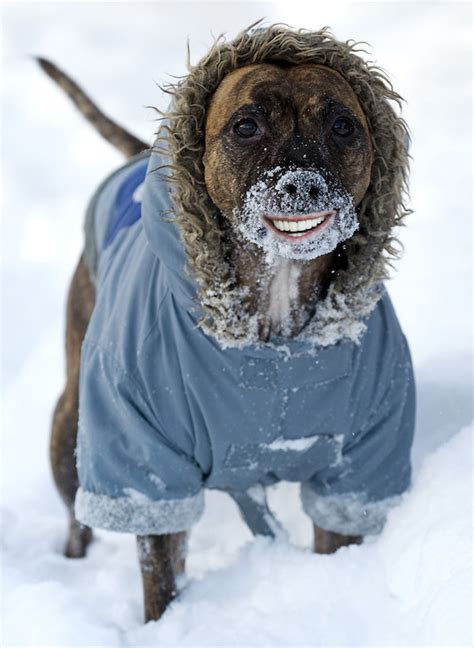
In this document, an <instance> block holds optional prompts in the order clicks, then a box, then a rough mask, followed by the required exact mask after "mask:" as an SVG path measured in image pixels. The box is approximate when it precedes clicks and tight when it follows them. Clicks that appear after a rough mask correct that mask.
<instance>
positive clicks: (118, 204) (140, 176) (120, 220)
mask: <svg viewBox="0 0 474 648" xmlns="http://www.w3.org/2000/svg"><path fill="white" fill-rule="evenodd" d="M147 166H148V159H145V160H143V163H142V164H139V165H138V166H137V168H136V169H134V170H133V172H132V173H130V174H129V175H128V176H127V177H126V179H125V180H124V182H123V183H122V185H121V186H120V188H119V190H118V192H117V196H116V198H115V203H114V206H113V215H112V217H111V219H110V222H109V227H108V230H107V234H106V236H105V239H104V247H103V249H104V250H105V249H106V248H107V247H108V246H109V245H111V244H112V243H113V241H114V239H115V237H116V236H117V234H118V232H119V231H120V230H121V229H124V228H126V227H130V226H131V225H133V224H134V223H136V222H137V221H138V220H140V218H141V215H142V203H141V198H140V197H139V196H137V195H136V193H135V192H136V191H137V189H138V188H139V187H140V185H142V184H143V182H144V181H145V176H146V170H147Z"/></svg>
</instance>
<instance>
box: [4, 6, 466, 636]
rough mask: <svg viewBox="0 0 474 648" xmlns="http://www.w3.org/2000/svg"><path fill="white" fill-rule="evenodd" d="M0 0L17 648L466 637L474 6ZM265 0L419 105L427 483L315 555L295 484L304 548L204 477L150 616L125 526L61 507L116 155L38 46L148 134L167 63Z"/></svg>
mask: <svg viewBox="0 0 474 648" xmlns="http://www.w3.org/2000/svg"><path fill="white" fill-rule="evenodd" d="M311 7H312V8H309V3H308V6H307V7H305V6H304V5H303V4H299V3H298V2H295V1H293V2H291V3H289V2H286V3H283V2H282V3H280V4H279V3H254V2H252V3H226V2H219V3H201V2H199V3H180V2H175V3H172V4H171V3H170V4H164V3H156V2H153V3H145V2H143V3H134V2H125V3H54V4H53V3H51V4H49V3H9V4H8V3H6V4H5V3H4V5H3V18H2V32H3V34H2V35H3V44H4V47H3V59H2V73H3V78H2V81H3V102H2V109H3V110H2V140H3V150H2V155H3V160H2V163H3V169H2V179H3V192H4V204H3V214H2V215H3V219H2V329H3V335H2V396H3V421H2V422H3V425H2V429H3V453H2V462H3V466H2V468H3V470H2V474H3V487H2V510H3V516H2V521H3V531H2V539H3V563H2V569H3V573H2V586H3V597H2V602H3V623H2V625H3V637H2V642H1V643H2V645H5V646H13V645H23V646H53V645H56V646H57V645H60V646H73V645H74V646H76V645H81V646H85V645H87V646H99V645H100V646H138V645H156V646H158V645H159V646H166V645H186V646H212V645H233V646H251V645H269V646H275V645H311V646H325V645H331V646H332V645H350V646H369V645H384V646H386V645H391V646H415V645H416V646H420V645H425V646H435V645H462V646H468V645H472V637H471V634H470V633H471V604H472V592H471V569H470V555H471V546H472V545H471V540H472V538H471V528H472V517H471V516H472V512H471V503H472V491H471V475H472V465H471V464H472V440H471V435H472V427H471V428H470V427H469V426H470V423H471V420H472V410H471V408H472V382H471V366H472V365H471V363H472V354H471V341H470V333H471V330H472V319H471V295H472V284H471V279H470V277H471V274H470V268H471V262H472V248H471V240H472V239H471V213H472V204H471V175H470V144H471V51H470V47H471V45H470V43H471V40H472V17H471V7H470V4H468V3H436V4H434V3H351V4H349V5H347V4H345V3H329V2H327V3H321V4H319V3H311ZM262 16H266V17H267V19H268V20H269V21H276V20H279V21H285V22H289V23H290V24H293V25H297V26H305V27H313V28H319V27H321V26H323V25H330V26H331V27H332V29H333V31H334V32H335V33H336V35H337V36H338V37H339V38H341V39H346V38H354V39H358V40H366V41H369V42H370V43H371V44H372V46H373V56H374V57H375V58H376V59H377V61H378V62H379V63H380V64H381V65H382V66H383V67H385V68H386V69H387V70H388V71H389V72H390V73H391V76H392V79H393V81H394V85H395V87H396V88H397V89H398V91H399V92H400V93H401V94H402V95H404V96H405V98H406V99H407V101H408V104H407V106H406V109H405V116H406V119H407V121H408V123H409V125H410V127H411V129H412V133H413V145H412V155H413V158H414V161H413V167H412V168H413V172H412V183H411V185H412V207H413V209H414V210H415V214H414V215H413V216H412V217H411V218H410V220H409V222H408V227H407V229H406V230H404V231H403V232H402V240H403V242H404V245H405V249H406V251H405V255H404V258H403V260H402V261H401V262H400V263H399V264H398V267H397V275H396V277H395V278H394V279H393V280H392V281H391V282H390V286H389V288H390V292H391V294H392V297H393V300H394V302H395V305H396V308H397V311H398V314H399V317H400V319H401V322H402V325H403V327H404V329H405V332H406V334H407V336H408V339H409V342H410V345H411V349H412V354H413V358H414V362H415V368H416V374H417V383H418V400H419V406H418V422H417V437H416V443H415V448H414V464H415V480H414V485H413V488H412V490H411V492H410V493H408V494H407V495H406V496H405V498H404V500H403V502H402V504H401V505H400V507H399V508H398V509H397V510H395V511H393V513H392V514H391V516H390V519H389V522H388V524H387V527H386V528H385V530H384V532H383V533H382V535H381V536H380V537H378V538H375V539H372V540H371V541H369V542H366V543H365V544H364V545H363V546H360V547H351V548H349V549H344V550H341V551H340V552H339V553H338V554H336V555H335V556H330V557H325V556H315V555H313V554H311V553H310V551H309V546H310V543H311V527H310V524H309V522H308V520H307V519H306V518H305V516H304V515H303V514H302V512H301V511H300V507H299V501H298V497H297V489H296V488H295V487H294V486H293V485H288V484H284V485H282V486H279V487H277V488H276V489H275V490H274V491H273V492H272V493H271V503H272V506H273V508H274V509H275V511H276V513H277V515H278V516H279V517H280V519H281V520H282V521H283V522H284V523H285V525H286V527H287V528H288V529H289V530H290V533H291V543H292V544H282V543H274V544H271V543H269V542H267V541H264V540H258V541H254V540H252V538H251V537H250V534H249V532H248V531H247V530H246V529H245V527H244V526H243V524H242V523H241V522H240V520H239V518H238V514H237V511H236V509H235V507H234V505H233V503H232V502H231V501H230V500H228V499H227V498H226V496H224V495H221V494H218V493H211V494H210V496H209V497H208V500H207V508H206V513H205V515H204V517H203V519H202V520H201V522H200V523H199V524H198V526H197V528H196V529H195V531H194V533H193V535H192V537H191V541H190V555H189V561H188V580H187V583H186V585H185V587H184V590H183V592H182V594H181V596H180V597H179V599H178V600H177V601H176V602H175V603H174V604H173V606H172V607H171V608H170V609H169V610H168V612H167V614H166V615H165V617H164V618H163V619H162V620H161V621H160V622H159V623H150V624H148V625H147V626H142V624H141V615H142V602H141V589H140V581H139V575H138V568H137V562H136V557H135V546H134V540H133V538H131V537H126V536H118V535H114V534H107V533H100V534H98V540H97V541H96V542H95V543H94V545H93V546H92V548H91V551H90V555H89V556H88V557H87V559H85V560H81V561H68V560H66V559H65V558H63V557H62V555H61V549H62V544H63V541H64V532H65V515H64V511H63V509H62V505H61V502H60V501H59V499H58V497H57V495H56V493H55V490H54V488H53V484H52V480H51V477H50V474H49V466H48V459H47V447H48V434H49V431H48V427H49V420H50V416H51V410H52V407H53V405H54V400H55V397H56V395H57V394H58V393H59V391H60V389H61V384H62V379H63V366H64V365H63V357H62V335H63V310H64V295H65V292H66V287H67V283H68V280H69V277H70V275H71V272H72V269H73V266H74V264H75V261H76V258H77V256H78V254H79V250H80V248H81V227H82V215H83V210H84V206H85V204H86V202H87V200H88V197H89V195H90V193H91V192H92V191H93V189H94V187H95V186H96V184H97V182H98V181H100V179H101V178H102V177H103V176H104V174H105V173H107V172H108V171H109V170H110V169H112V168H113V167H114V166H116V165H118V164H119V163H120V162H121V158H120V156H119V155H118V154H117V153H116V152H115V151H113V150H112V149H111V148H109V147H108V145H107V144H105V143H102V142H101V141H100V140H99V139H98V137H97V136H96V135H95V133H93V132H92V131H91V129H90V128H89V127H88V126H87V125H86V124H85V123H84V122H83V121H82V120H81V119H80V118H79V117H77V115H76V114H75V113H74V111H73V110H72V108H71V107H70V105H69V104H68V102H67V100H66V99H65V98H64V97H63V96H62V95H61V93H60V92H59V91H58V90H57V89H56V88H55V87H54V86H53V85H52V84H51V83H50V82H49V81H48V80H47V79H45V78H44V77H43V76H42V75H41V73H40V72H39V70H38V69H37V68H36V67H35V64H34V63H33V61H32V60H31V59H30V58H29V55H30V54H41V55H44V56H47V57H50V58H51V59H52V60H54V61H56V62H58V63H59V64H61V65H62V66H64V68H65V69H66V70H69V71H70V72H71V73H72V74H73V75H74V76H75V77H76V78H77V79H78V80H80V81H81V83H82V84H83V85H84V86H85V87H86V88H87V89H88V90H89V91H90V92H91V94H92V95H93V96H94V97H95V98H96V99H97V101H98V102H99V103H100V104H101V105H102V106H103V108H104V109H105V110H107V111H108V112H109V113H110V114H111V115H113V116H114V117H116V118H117V119H119V120H120V121H122V123H124V124H126V125H127V126H128V127H130V128H131V129H134V130H135V132H136V133H137V134H138V135H141V136H142V137H143V138H145V139H146V140H147V141H151V139H152V133H153V130H154V128H155V125H154V124H153V123H152V119H153V114H152V113H151V111H149V110H146V109H145V108H143V106H146V105H153V104H154V105H163V103H164V99H163V97H162V96H161V94H160V92H159V91H158V89H157V88H156V86H155V85H154V83H153V81H154V80H156V81H158V82H163V81H165V80H167V74H181V73H183V72H184V53H185V45H186V37H187V36H188V35H189V36H190V38H191V48H192V56H193V58H194V59H197V58H198V57H199V56H200V55H201V54H202V53H203V52H204V51H205V50H206V47H207V45H208V44H209V43H210V42H211V35H210V34H211V32H212V33H213V34H218V33H220V32H221V31H226V32H228V33H229V34H234V33H235V32H236V31H237V30H238V29H239V28H241V27H244V26H246V25H247V24H249V23H251V22H253V21H254V20H256V19H258V18H260V17H262Z"/></svg>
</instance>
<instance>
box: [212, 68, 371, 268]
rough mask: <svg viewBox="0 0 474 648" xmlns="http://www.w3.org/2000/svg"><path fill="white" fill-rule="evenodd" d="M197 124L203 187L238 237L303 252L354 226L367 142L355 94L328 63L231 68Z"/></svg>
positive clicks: (367, 167) (321, 250)
mask: <svg viewBox="0 0 474 648" xmlns="http://www.w3.org/2000/svg"><path fill="white" fill-rule="evenodd" d="M205 130H206V133H205V136H206V139H205V144H206V150H205V156H204V164H205V181H206V186H207V190H208V192H209V195H210V197H211V199H212V201H213V202H214V204H215V205H216V207H217V208H218V209H219V210H220V211H221V213H222V214H223V215H224V216H225V218H226V219H227V220H228V221H229V222H230V223H231V224H232V225H233V227H234V228H235V229H237V230H239V231H240V232H241V233H242V234H243V235H244V237H245V238H247V239H248V240H250V241H253V242H254V243H256V244H257V245H259V246H260V247H262V248H264V249H266V250H267V251H268V250H272V251H274V252H277V253H278V254H280V255H281V256H286V257H290V258H295V259H298V258H302V259H310V258H315V257H318V256H321V255H323V254H326V253H328V252H330V251H331V250H333V249H334V248H335V247H336V245H337V244H338V243H339V242H340V241H342V240H345V239H347V238H349V237H350V236H351V235H352V234H353V232H354V231H355V230H356V229H357V226H358V224H357V217H356V213H355V208H356V207H357V205H358V204H359V203H360V201H361V200H362V198H363V196H364V194H365V193H366V191H367V187H368V185H369V181H370V173H371V165H372V161H373V150H372V144H371V138H370V133H369V128H368V124H367V120H366V118H365V115H364V113H363V111H362V109H361V107H360V105H359V102H358V100H357V97H356V95H355V93H354V91H353V90H352V88H351V87H350V85H349V84H348V83H347V82H346V81H345V80H344V79H343V78H342V76H341V75H340V74H338V73H337V72H335V71H334V70H332V69H330V68H327V67H324V66H321V65H315V64H304V65H297V66H291V67H280V66H278V65H273V64H257V65H249V66H246V67H243V68H240V69H238V70H236V71H234V72H232V73H231V74H229V75H228V76H227V77H225V78H224V80H223V81H222V83H221V84H220V85H219V87H218V88H217V90H216V92H215V94H214V96H213V98H212V101H211V104H210V106H209V109H208V112H207V117H206V124H205Z"/></svg>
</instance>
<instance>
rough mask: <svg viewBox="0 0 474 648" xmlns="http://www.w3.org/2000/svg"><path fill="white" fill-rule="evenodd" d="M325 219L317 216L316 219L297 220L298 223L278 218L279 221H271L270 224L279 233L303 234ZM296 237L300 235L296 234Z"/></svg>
mask: <svg viewBox="0 0 474 648" xmlns="http://www.w3.org/2000/svg"><path fill="white" fill-rule="evenodd" d="M325 218H326V216H319V217H318V218H311V219H308V220H299V221H294V220H291V221H290V220H283V219H281V218H280V219H275V220H272V223H273V225H274V226H275V227H276V228H277V229H278V230H280V231H281V232H303V233H304V232H307V231H308V230H310V229H313V227H317V225H319V224H320V223H322V222H323V220H324V219H325ZM297 236H300V234H297Z"/></svg>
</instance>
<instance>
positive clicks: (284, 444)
mask: <svg viewBox="0 0 474 648" xmlns="http://www.w3.org/2000/svg"><path fill="white" fill-rule="evenodd" d="M319 438H320V437H319V436H318V435H317V434H316V435H314V436H310V437H305V438H303V439H283V438H282V439H275V441H272V442H271V443H269V444H267V445H266V446H265V447H266V448H268V449H269V450H283V451H285V452H286V451H287V450H292V451H298V452H302V451H304V450H307V449H308V448H311V446H312V445H313V444H314V443H316V441H317V440H318V439H319Z"/></svg>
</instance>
